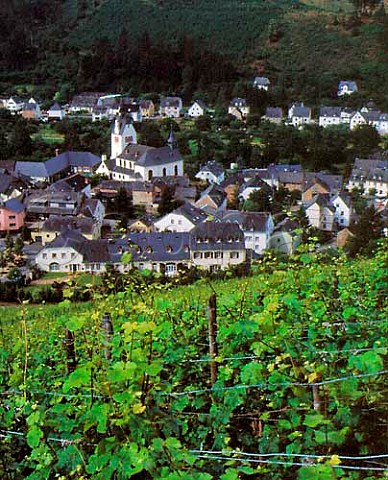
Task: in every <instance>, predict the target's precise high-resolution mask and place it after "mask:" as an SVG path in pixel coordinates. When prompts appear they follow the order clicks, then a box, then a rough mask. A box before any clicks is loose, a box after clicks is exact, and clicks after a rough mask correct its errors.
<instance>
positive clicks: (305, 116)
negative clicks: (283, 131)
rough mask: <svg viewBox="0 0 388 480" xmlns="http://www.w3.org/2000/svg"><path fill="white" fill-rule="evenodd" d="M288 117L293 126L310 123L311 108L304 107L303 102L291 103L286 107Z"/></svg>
mask: <svg viewBox="0 0 388 480" xmlns="http://www.w3.org/2000/svg"><path fill="white" fill-rule="evenodd" d="M288 119H289V123H290V124H291V125H293V126H294V127H300V126H302V125H305V124H306V123H311V108H310V107H305V106H304V104H303V102H296V103H293V104H292V105H291V106H290V107H289V109H288Z"/></svg>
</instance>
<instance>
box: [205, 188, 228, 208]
mask: <svg viewBox="0 0 388 480" xmlns="http://www.w3.org/2000/svg"><path fill="white" fill-rule="evenodd" d="M204 197H210V198H211V199H212V200H213V202H214V203H215V204H216V205H217V207H220V206H221V205H222V204H223V202H224V200H225V198H226V194H225V192H224V189H223V188H222V187H220V186H218V185H210V186H209V187H208V188H207V189H206V190H204V191H203V192H202V194H201V197H200V199H201V198H204Z"/></svg>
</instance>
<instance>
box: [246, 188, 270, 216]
mask: <svg viewBox="0 0 388 480" xmlns="http://www.w3.org/2000/svg"><path fill="white" fill-rule="evenodd" d="M243 209H244V210H246V211H247V212H269V211H270V210H271V197H270V193H269V192H268V191H267V190H266V189H265V190H264V189H262V188H261V189H260V190H255V191H254V192H252V193H251V194H250V195H249V197H248V200H246V201H245V202H244V204H243Z"/></svg>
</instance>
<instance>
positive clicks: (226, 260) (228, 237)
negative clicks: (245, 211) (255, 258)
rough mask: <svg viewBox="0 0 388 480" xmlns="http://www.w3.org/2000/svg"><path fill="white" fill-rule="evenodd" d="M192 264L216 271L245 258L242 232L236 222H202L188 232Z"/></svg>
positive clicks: (240, 261)
mask: <svg viewBox="0 0 388 480" xmlns="http://www.w3.org/2000/svg"><path fill="white" fill-rule="evenodd" d="M190 250H191V260H192V263H193V265H194V266H196V267H198V268H200V269H203V270H209V271H210V272H216V271H217V270H224V269H226V268H228V267H230V266H235V265H239V264H241V263H244V262H245V261H246V260H247V255H246V248H245V242H244V233H243V232H242V230H241V229H240V227H239V226H238V224H237V223H229V222H203V223H200V224H199V225H197V226H196V227H195V228H194V229H193V230H192V231H191V233H190Z"/></svg>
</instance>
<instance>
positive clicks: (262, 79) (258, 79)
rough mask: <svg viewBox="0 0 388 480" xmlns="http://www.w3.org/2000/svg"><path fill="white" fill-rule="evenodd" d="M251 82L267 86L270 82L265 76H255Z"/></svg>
mask: <svg viewBox="0 0 388 480" xmlns="http://www.w3.org/2000/svg"><path fill="white" fill-rule="evenodd" d="M253 83H254V84H255V85H263V86H267V85H269V84H270V81H269V79H268V78H267V77H255V79H254V81H253Z"/></svg>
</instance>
